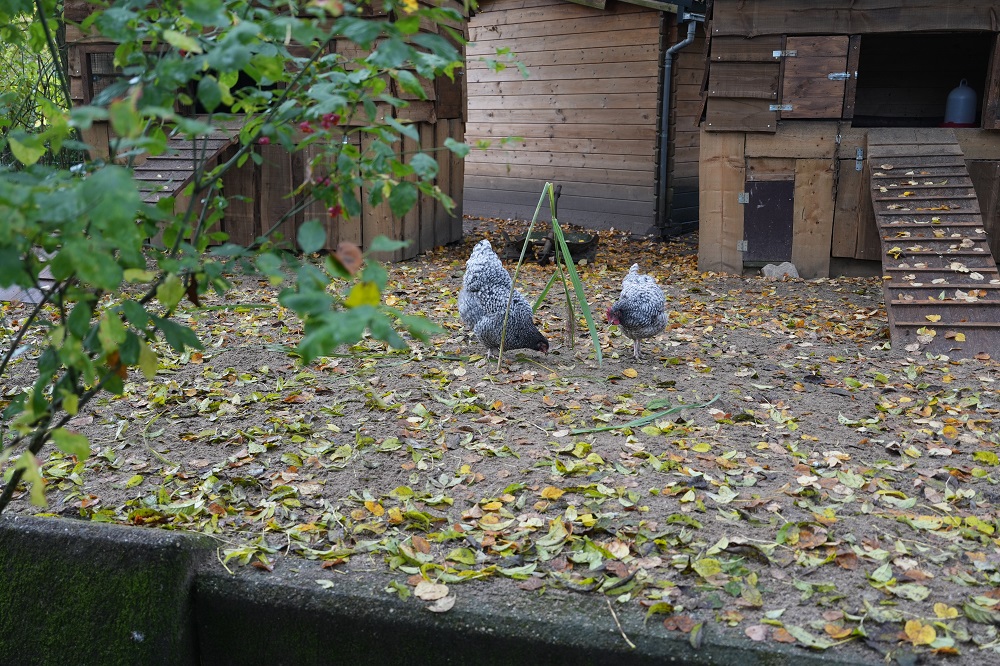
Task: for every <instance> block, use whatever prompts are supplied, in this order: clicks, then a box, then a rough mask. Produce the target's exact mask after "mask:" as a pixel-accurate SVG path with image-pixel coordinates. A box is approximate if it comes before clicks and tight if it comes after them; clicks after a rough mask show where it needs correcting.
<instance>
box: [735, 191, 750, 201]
mask: <svg viewBox="0 0 1000 666" xmlns="http://www.w3.org/2000/svg"><path fill="white" fill-rule="evenodd" d="M736 203H741V204H748V203H750V193H749V192H740V193H739V194H738V195H736Z"/></svg>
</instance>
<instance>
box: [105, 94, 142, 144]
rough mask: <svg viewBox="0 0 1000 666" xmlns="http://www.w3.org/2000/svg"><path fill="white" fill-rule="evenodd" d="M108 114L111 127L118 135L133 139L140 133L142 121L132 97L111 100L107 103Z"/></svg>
mask: <svg viewBox="0 0 1000 666" xmlns="http://www.w3.org/2000/svg"><path fill="white" fill-rule="evenodd" d="M108 114H109V115H110V117H111V127H112V129H114V131H115V134H117V135H118V136H121V137H125V138H127V139H134V138H136V137H137V136H139V135H140V134H142V128H143V126H144V123H143V121H142V116H141V115H139V112H138V111H137V110H136V108H135V100H133V99H132V98H125V99H120V100H117V101H115V102H112V103H111V104H110V105H108Z"/></svg>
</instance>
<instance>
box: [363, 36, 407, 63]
mask: <svg viewBox="0 0 1000 666" xmlns="http://www.w3.org/2000/svg"><path fill="white" fill-rule="evenodd" d="M412 50H413V48H412V47H411V46H410V45H409V44H407V43H406V42H404V41H403V40H401V39H399V38H398V37H391V38H389V39H386V40H384V41H382V42H381V43H380V44H379V45H378V48H377V49H375V52H374V53H372V54H371V55H370V56H368V57H367V58H366V59H365V60H366V62H368V64H370V65H374V66H376V67H381V68H383V69H398V68H399V67H400V66H401V65H402V64H403V63H405V62H406V61H407V60H409V59H410V53H411V51H412Z"/></svg>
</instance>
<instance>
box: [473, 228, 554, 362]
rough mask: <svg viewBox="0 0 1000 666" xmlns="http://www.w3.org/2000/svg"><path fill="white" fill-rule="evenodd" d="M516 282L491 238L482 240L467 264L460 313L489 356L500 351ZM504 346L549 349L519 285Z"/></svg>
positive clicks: (508, 347) (508, 322)
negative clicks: (509, 302)
mask: <svg viewBox="0 0 1000 666" xmlns="http://www.w3.org/2000/svg"><path fill="white" fill-rule="evenodd" d="M513 286H514V285H513V281H512V280H511V279H510V273H508V272H507V269H506V268H504V267H503V264H502V263H500V257H498V256H497V255H496V252H494V251H493V246H492V245H490V242H489V241H488V240H481V241H479V243H477V244H476V247H474V248H473V249H472V256H470V257H469V261H468V262H466V264H465V276H464V277H463V278H462V290H461V291H459V292H458V314H459V316H460V317H461V318H462V322H463V323H464V324H465V325H466V326H468V327H469V328H471V329H472V332H473V333H474V334H475V336H476V337H477V338H478V339H479V341H480V342H482V343H483V344H484V345H485V346H486V355H487V357H489V356H490V355H492V354H499V352H500V336H501V333H502V331H503V317H504V311H505V310H506V309H507V300H508V298H509V297H510V292H511V289H513ZM503 348H504V349H505V350H511V349H534V350H536V351H540V352H543V353H545V352H548V350H549V342H548V340H546V339H545V336H544V335H542V334H541V332H540V331H539V330H538V327H536V326H535V321H534V313H533V312H532V311H531V305H530V304H529V303H528V301H527V300H526V299H525V298H524V296H522V295H521V294H520V292H518V291H517V290H516V289H515V290H514V299H513V301H512V302H511V306H510V314H509V315H508V317H507V335H506V337H505V338H504V344H503Z"/></svg>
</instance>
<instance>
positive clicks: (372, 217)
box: [223, 118, 464, 261]
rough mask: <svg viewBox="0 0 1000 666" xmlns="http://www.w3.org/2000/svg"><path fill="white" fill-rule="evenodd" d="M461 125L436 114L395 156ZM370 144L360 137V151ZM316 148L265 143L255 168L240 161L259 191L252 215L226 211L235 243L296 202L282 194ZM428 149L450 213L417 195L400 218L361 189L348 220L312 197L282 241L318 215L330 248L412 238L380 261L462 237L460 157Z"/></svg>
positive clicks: (438, 140)
mask: <svg viewBox="0 0 1000 666" xmlns="http://www.w3.org/2000/svg"><path fill="white" fill-rule="evenodd" d="M463 130H464V123H463V121H462V119H461V118H440V119H438V121H437V122H436V123H434V124H430V123H421V125H420V141H419V142H418V141H415V140H413V139H408V138H407V139H404V140H403V141H401V142H397V143H396V144H394V147H395V149H396V152H397V155H399V156H401V157H402V158H403V160H404V161H407V160H408V159H410V157H411V156H412V155H414V154H416V151H417V149H418V148H419V149H422V150H424V151H425V152H431V151H433V150H435V148H436V147H438V146H441V145H443V143H444V140H445V139H446V138H448V137H451V138H454V139H456V140H458V139H460V138H461V136H462V133H463ZM350 137H351V140H353V141H355V143H357V141H358V140H361V139H360V138H359V137H358V136H357V134H351V135H350ZM368 144H370V141H367V140H362V143H361V148H362V150H363V149H365V148H366V147H367V145H368ZM319 152H320V151H319V148H318V147H316V146H310V147H309V148H307V149H306V150H304V151H302V152H300V153H292V154H289V153H288V152H287V151H285V150H283V149H282V148H281V147H280V146H279V147H275V146H271V145H268V146H263V147H262V150H261V154H262V156H263V157H264V162H263V164H261V165H260V166H259V167H257V168H256V170H254V169H252V168H250V166H249V165H252V162H248V163H247V164H246V165H244V169H248V170H249V171H251V172H253V171H256V172H257V174H256V179H257V183H258V185H257V187H256V189H254V190H253V191H255V192H259V196H258V197H255V199H256V202H257V203H256V206H255V208H253V209H252V211H253V215H248V214H247V213H246V211H244V210H243V209H242V208H240V209H239V210H238V212H239V213H240V215H239V216H238V217H237V216H230V215H229V214H228V210H227V215H226V218H225V219H224V220H223V230H225V231H226V232H227V233H229V234H230V236H231V237H233V238H234V240H237V242H242V241H243V240H244V239H245V238H248V237H250V234H251V229H252V230H253V232H254V233H261V230H264V231H266V230H268V229H270V228H271V227H272V226H273V225H274V224H276V223H277V222H278V221H279V220H280V219H281V217H282V216H283V215H284V214H285V213H286V212H287V211H289V210H290V209H291V208H292V207H293V206H294V205H295V203H296V201H294V200H293V199H291V198H288V197H286V196H285V195H286V194H288V193H289V192H290V191H291V189H294V188H295V187H298V186H299V185H300V184H301V183H302V182H303V180H304V179H305V174H306V169H305V164H306V162H308V161H309V160H310V159H312V158H313V157H315V156H316V155H318V154H319ZM431 154H432V155H434V156H436V158H437V159H438V164H439V171H438V177H437V179H436V181H435V183H434V184H435V185H437V186H438V187H439V188H441V190H442V191H443V192H445V193H446V194H448V195H449V196H451V197H452V199H453V200H454V201H455V209H454V214H449V213H448V211H447V209H446V208H445V206H444V205H443V204H442V203H441V202H439V201H437V200H435V199H434V198H433V197H430V196H427V195H423V194H421V195H420V198H419V199H418V201H417V204H416V205H415V206H414V207H413V208H412V209H411V210H410V212H409V213H407V214H406V215H404V216H403V217H402V218H399V217H396V216H395V215H393V214H392V212H391V211H390V210H389V205H388V203H386V202H385V201H383V202H381V203H379V204H377V205H371V204H370V203H368V194H369V193H368V191H361V190H359V191H357V192H355V196H357V197H358V198H359V200H361V201H362V203H363V207H362V211H361V215H359V216H356V217H353V218H350V219H345V218H342V217H336V218H331V217H330V216H329V214H328V213H327V210H326V206H325V205H324V204H322V203H319V202H314V203H312V204H310V205H309V206H308V207H306V208H305V210H304V211H300V212H298V213H296V214H295V215H294V216H292V217H291V218H290V219H289V220H287V221H286V222H284V223H283V224H281V226H280V231H281V233H282V235H283V236H284V238H285V240H286V241H290V242H291V243H292V244H294V241H295V235H296V233H297V231H298V228H299V226H301V225H302V223H303V222H306V221H308V220H319V221H321V222H323V223H324V224H325V226H326V230H327V249H331V250H332V249H335V248H336V247H337V243H339V242H340V241H349V242H351V243H356V244H357V245H360V246H361V247H366V246H367V245H368V244H369V243H371V241H372V239H374V238H375V237H376V236H379V235H384V236H388V237H389V238H393V239H406V240H410V241H412V242H411V243H410V245H409V246H407V247H405V248H403V249H402V250H398V251H397V252H394V253H392V254H391V255H384V256H379V257H378V258H379V259H381V260H383V261H401V260H405V259H411V258H413V257H415V256H416V255H417V254H419V253H421V252H424V251H426V250H430V249H433V248H435V247H438V246H440V245H445V244H448V243H452V242H455V241H458V240H461V239H462V188H463V185H464V184H463V177H464V171H463V168H462V160H460V159H458V158H455V157H454V156H453V155H452V154H451V153H450V152H448V151H444V152H431ZM247 177H249V176H247ZM241 183H242V181H237V180H235V179H233V180H232V181H226V187H227V194H230V195H232V194H233V193H243V192H244V191H249V190H250V188H249V187H248V186H246V185H244V184H241ZM254 215H255V217H254Z"/></svg>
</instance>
